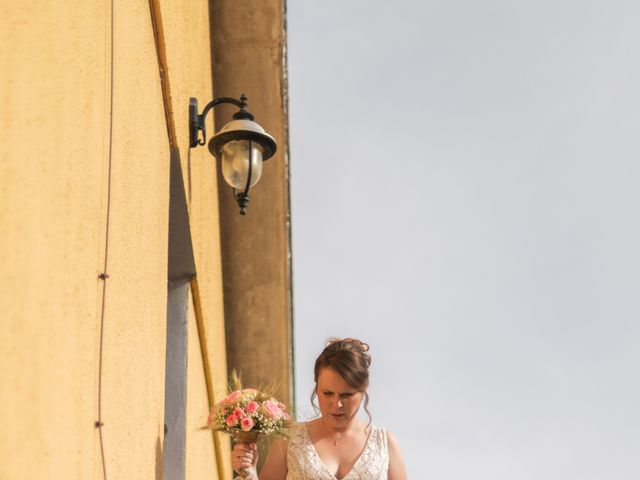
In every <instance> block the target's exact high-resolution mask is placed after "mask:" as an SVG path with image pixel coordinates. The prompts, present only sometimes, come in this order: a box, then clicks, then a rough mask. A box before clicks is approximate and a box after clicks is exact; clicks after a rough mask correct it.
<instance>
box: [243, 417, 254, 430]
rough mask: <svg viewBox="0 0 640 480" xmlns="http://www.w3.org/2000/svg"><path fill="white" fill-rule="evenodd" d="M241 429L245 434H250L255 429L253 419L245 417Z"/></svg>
mask: <svg viewBox="0 0 640 480" xmlns="http://www.w3.org/2000/svg"><path fill="white" fill-rule="evenodd" d="M240 428H242V430H244V431H245V432H248V431H249V430H251V429H252V428H253V419H252V418H251V417H244V418H243V419H242V420H240Z"/></svg>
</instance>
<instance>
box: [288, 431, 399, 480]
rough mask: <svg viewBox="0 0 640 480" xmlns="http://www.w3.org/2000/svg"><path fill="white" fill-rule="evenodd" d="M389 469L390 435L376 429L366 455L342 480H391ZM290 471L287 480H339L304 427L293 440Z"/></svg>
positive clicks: (293, 433) (363, 455) (359, 459)
mask: <svg viewBox="0 0 640 480" xmlns="http://www.w3.org/2000/svg"><path fill="white" fill-rule="evenodd" d="M388 468H389V452H388V450H387V434H386V432H385V431H384V430H383V429H382V428H378V427H373V426H372V427H371V433H370V435H369V438H368V439H367V443H366V444H365V446H364V450H363V451H362V454H361V455H360V457H359V458H358V460H357V461H356V463H355V465H354V466H353V468H352V469H351V471H350V472H349V473H348V474H347V475H346V476H344V477H343V478H342V480H387V471H388ZM287 470H288V471H287V480H336V477H335V476H333V475H332V474H331V472H329V470H328V469H327V467H326V466H325V465H324V464H323V463H322V460H320V457H319V456H318V453H317V452H316V449H315V447H314V446H313V443H311V438H310V437H309V432H308V431H307V428H306V426H305V425H304V424H302V425H299V426H297V427H296V428H295V429H294V431H293V432H292V435H291V438H290V439H289V448H288V450H287Z"/></svg>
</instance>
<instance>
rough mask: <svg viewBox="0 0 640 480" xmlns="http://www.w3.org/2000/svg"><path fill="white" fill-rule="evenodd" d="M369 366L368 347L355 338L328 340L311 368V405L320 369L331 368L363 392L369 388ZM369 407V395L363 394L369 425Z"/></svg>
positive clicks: (316, 388)
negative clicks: (312, 381)
mask: <svg viewBox="0 0 640 480" xmlns="http://www.w3.org/2000/svg"><path fill="white" fill-rule="evenodd" d="M370 366H371V355H369V345H367V344H366V343H364V342H362V341H360V340H358V339H355V338H330V339H329V340H327V344H326V346H325V348H324V350H323V351H322V353H321V354H320V355H319V356H318V358H316V363H315V366H314V367H313V380H314V381H315V387H314V388H313V392H312V393H311V403H312V404H313V405H314V406H315V404H314V403H313V401H314V399H315V397H316V392H317V390H318V375H319V374H320V369H321V368H327V367H328V368H331V369H332V370H334V371H335V372H337V373H338V374H339V375H340V376H341V377H342V378H344V380H345V381H346V382H347V383H348V384H349V385H351V386H352V387H353V388H355V389H356V390H358V391H359V392H364V391H365V390H366V389H367V387H368V386H369V367H370ZM368 405H369V394H367V393H365V397H364V410H365V412H367V415H368V417H369V424H371V413H369V410H368V409H367V406H368Z"/></svg>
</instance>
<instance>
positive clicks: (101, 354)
mask: <svg viewBox="0 0 640 480" xmlns="http://www.w3.org/2000/svg"><path fill="white" fill-rule="evenodd" d="M113 4H114V1H113V0H111V28H110V30H111V32H110V37H111V38H110V53H109V56H110V67H111V69H110V70H111V71H110V86H109V157H108V168H107V210H106V214H105V217H106V218H105V241H104V261H103V265H102V272H101V273H100V274H99V275H98V278H99V279H100V280H102V302H101V303H102V304H101V306H100V350H99V355H98V419H97V420H96V422H95V427H96V428H97V429H98V432H99V437H100V457H101V459H102V475H103V477H104V480H107V463H106V460H105V453H104V451H105V449H104V438H103V435H102V431H103V428H102V427H104V423H103V422H102V370H103V369H102V366H103V357H104V320H105V305H106V296H107V279H108V278H109V275H108V274H107V271H108V270H107V266H108V259H109V220H110V216H111V166H112V158H113V83H114V82H113V77H114V74H113V71H114V62H113V58H114V56H113V50H114V14H113Z"/></svg>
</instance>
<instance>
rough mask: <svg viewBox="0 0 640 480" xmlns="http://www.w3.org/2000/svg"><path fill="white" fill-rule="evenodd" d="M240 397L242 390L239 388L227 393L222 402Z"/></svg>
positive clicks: (229, 401)
mask: <svg viewBox="0 0 640 480" xmlns="http://www.w3.org/2000/svg"><path fill="white" fill-rule="evenodd" d="M241 398H242V392H241V391H240V390H236V391H235V392H231V393H230V394H229V395H227V398H225V399H224V400H223V402H224V403H233V402H235V401H236V400H240V399H241Z"/></svg>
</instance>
